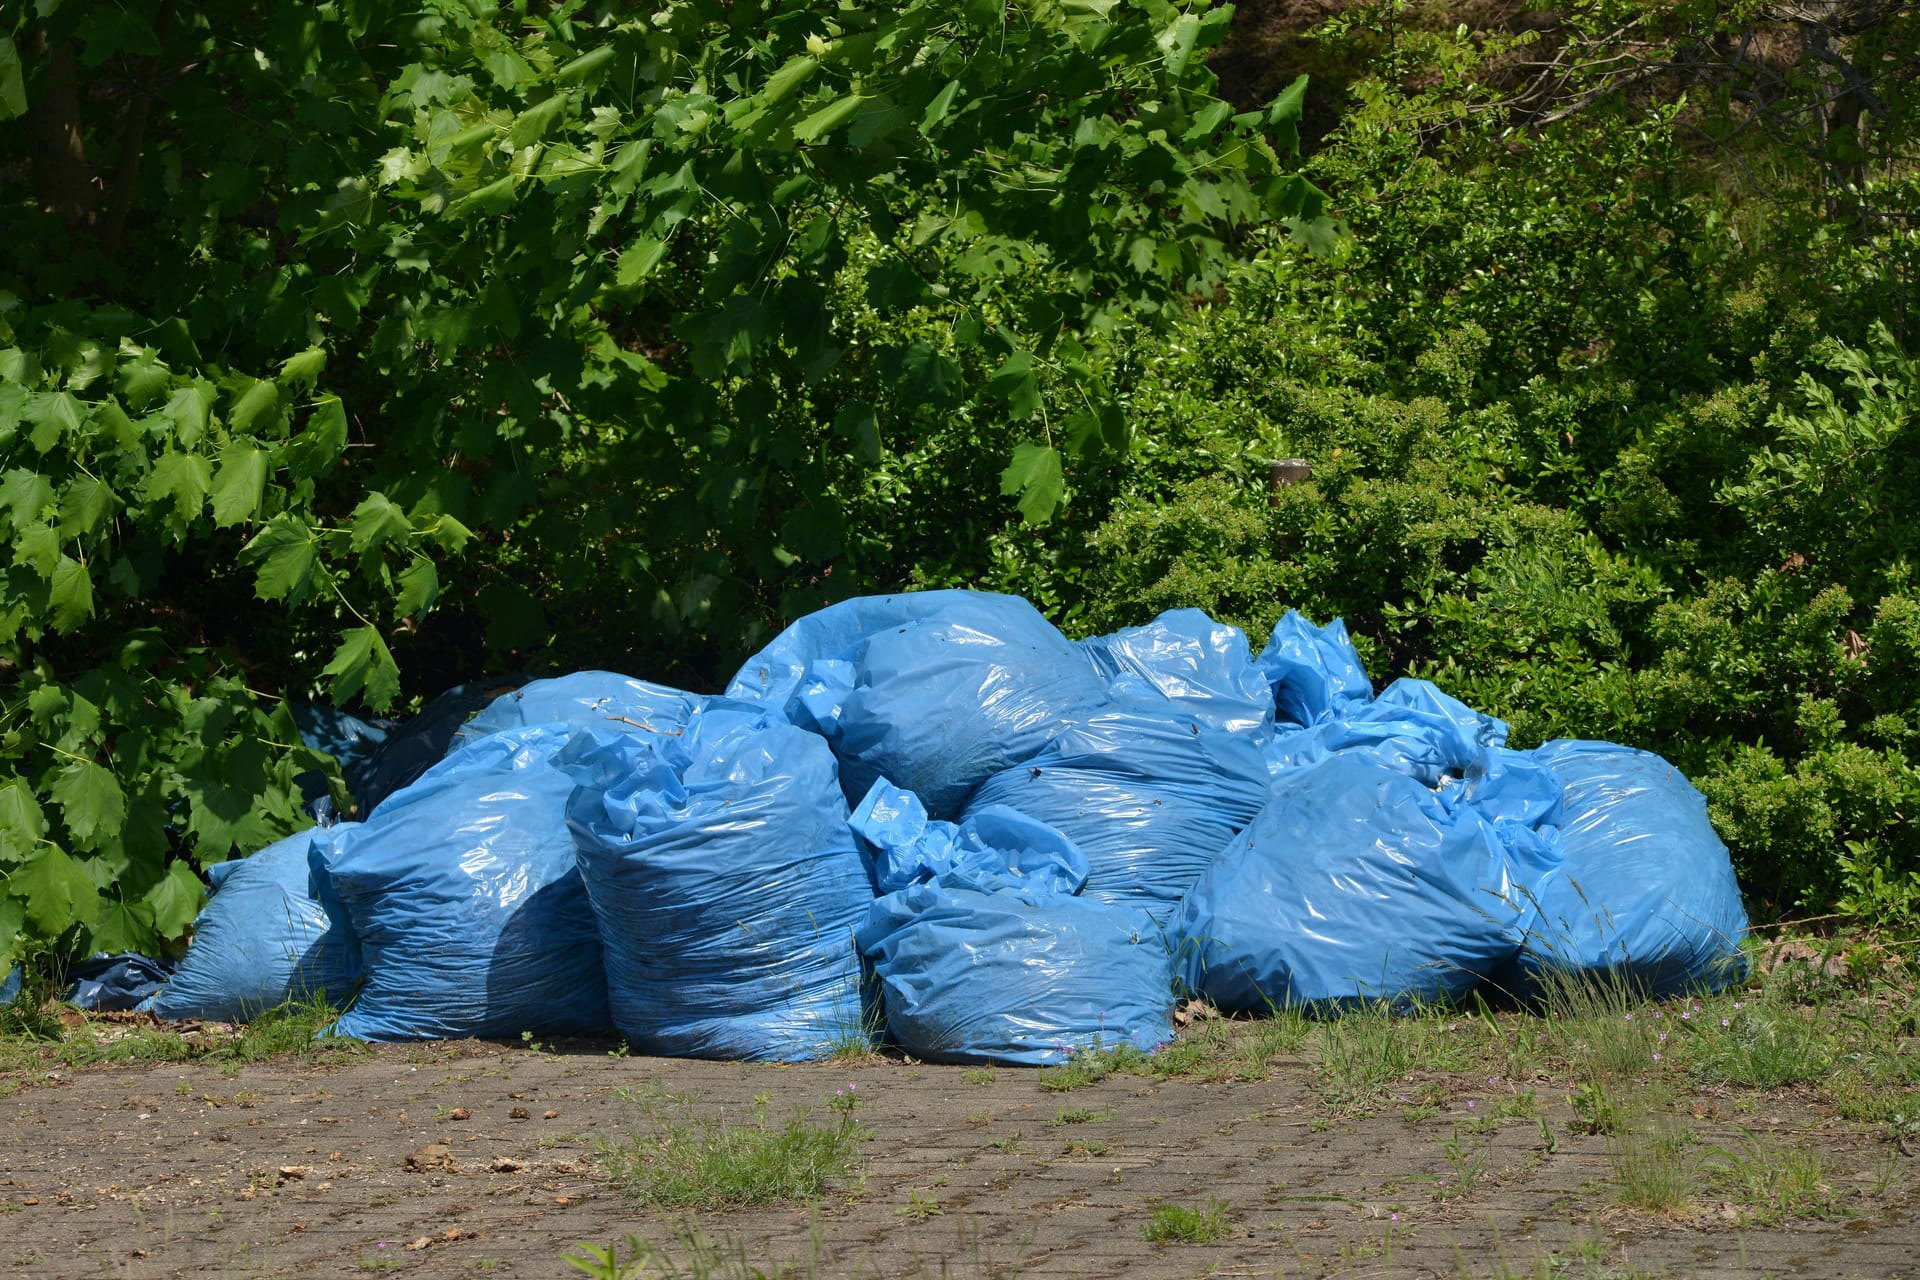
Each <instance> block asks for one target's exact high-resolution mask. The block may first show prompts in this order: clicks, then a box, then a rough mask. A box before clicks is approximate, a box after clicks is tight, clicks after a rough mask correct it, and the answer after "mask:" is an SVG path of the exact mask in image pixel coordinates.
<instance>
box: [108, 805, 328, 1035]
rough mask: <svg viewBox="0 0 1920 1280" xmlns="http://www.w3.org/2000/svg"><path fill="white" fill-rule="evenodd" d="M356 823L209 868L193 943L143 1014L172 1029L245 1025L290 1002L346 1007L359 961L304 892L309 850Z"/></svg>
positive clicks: (315, 831)
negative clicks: (198, 1022) (187, 1022)
mask: <svg viewBox="0 0 1920 1280" xmlns="http://www.w3.org/2000/svg"><path fill="white" fill-rule="evenodd" d="M355 825H356V824H352V823H348V824H343V825H340V826H334V827H329V828H324V829H323V828H313V829H311V830H307V831H302V832H300V833H299V834H298V835H292V836H288V837H287V838H286V839H285V840H282V841H279V842H278V843H276V844H270V845H268V846H267V847H266V848H264V849H262V850H260V852H258V853H256V854H253V855H251V856H250V857H246V858H236V859H233V860H231V861H228V862H221V863H216V864H215V865H214V866H213V867H211V868H209V869H208V871H207V878H208V879H210V880H211V881H212V882H213V894H212V896H211V897H210V898H209V899H208V900H207V905H206V906H205V907H204V908H202V909H201V912H200V915H199V917H198V918H197V919H196V920H194V922H193V945H191V946H190V947H188V948H187V954H186V957H185V958H184V959H183V960H181V962H180V967H179V968H178V969H176V970H175V971H174V973H173V976H172V977H171V978H170V979H168V981H167V985H166V987H165V989H164V990H162V991H161V992H160V993H159V994H158V995H156V996H155V997H154V998H153V999H152V1000H150V1001H148V1002H147V1004H146V1006H145V1007H146V1008H149V1009H151V1010H152V1012H153V1014H154V1016H155V1017H160V1018H166V1019H168V1020H169V1021H179V1020H181V1019H185V1018H201V1019H204V1020H207V1021H211V1022H246V1021H248V1020H249V1019H252V1018H254V1017H257V1016H258V1015H260V1014H261V1013H263V1012H265V1011H266V1010H268V1009H272V1008H274V1007H275V1006H277V1005H282V1004H286V1003H288V1002H289V1001H305V1000H312V999H316V998H318V999H325V1000H328V1001H329V1002H331V1003H333V1004H335V1005H340V1004H344V1003H345V1002H346V999H347V997H348V996H349V995H351V994H352V992H353V986H354V982H355V981H356V980H357V978H358V976H359V971H360V964H359V957H358V956H357V955H356V954H355V952H354V949H353V948H352V946H351V945H350V939H349V937H348V936H347V934H346V933H345V932H344V931H343V930H341V929H338V928H336V927H334V922H333V921H332V920H331V919H330V918H329V917H328V915H327V911H326V908H325V907H323V906H321V905H320V903H319V902H318V901H317V900H316V899H315V898H314V897H313V894H312V892H311V891H310V888H309V878H310V874H311V873H310V868H309V861H308V852H309V850H310V849H311V848H312V846H313V845H314V844H316V843H320V844H331V843H332V842H333V841H334V840H335V839H337V838H338V837H339V836H341V835H344V834H345V833H346V832H348V831H351V830H353V829H354V826H355Z"/></svg>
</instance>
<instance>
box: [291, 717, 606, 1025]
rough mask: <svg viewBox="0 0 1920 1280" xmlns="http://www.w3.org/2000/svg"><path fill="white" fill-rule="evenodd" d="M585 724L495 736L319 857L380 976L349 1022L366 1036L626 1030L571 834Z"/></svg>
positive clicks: (321, 879)
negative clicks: (570, 760)
mask: <svg viewBox="0 0 1920 1280" xmlns="http://www.w3.org/2000/svg"><path fill="white" fill-rule="evenodd" d="M572 735H573V730H572V729H571V728H570V727H569V726H567V725H563V724H553V725H531V726H528V727H526V728H522V729H514V730H509V731H507V732H505V733H499V734H495V735H493V736H491V737H486V738H482V739H480V740H479V741H477V742H474V743H472V744H470V745H468V746H466V747H463V748H461V749H460V750H458V751H456V752H454V753H453V754H452V755H450V756H448V757H447V758H446V759H445V760H442V761H441V762H440V763H439V764H437V765H435V766H434V767H433V768H432V769H430V770H429V771H428V772H427V773H426V774H425V775H424V776H423V777H421V778H420V779H419V780H418V781H416V782H415V783H413V785H411V786H409V787H408V788H406V790H404V791H400V792H397V793H395V794H394V795H393V796H391V797H389V798H388V799H387V800H386V802H385V803H383V804H382V805H380V807H379V808H377V809H375V810H374V812H373V814H372V816H371V817H369V818H368V819H367V821H366V822H364V823H362V824H360V825H359V826H358V827H351V828H339V829H338V830H340V831H341V834H340V835H338V836H337V837H336V838H335V839H334V840H333V841H332V842H331V843H330V844H325V845H322V844H316V845H315V847H314V849H313V852H312V857H311V866H312V870H313V889H314V893H315V896H316V897H318V898H319V899H320V901H321V902H322V903H324V904H325V905H326V906H327V908H328V910H329V912H330V913H332V914H334V915H335V916H336V918H339V919H343V920H344V921H345V922H346V923H347V924H348V926H349V927H350V928H351V930H352V933H353V936H354V939H355V940H356V942H357V944H358V946H359V949H360V959H361V964H362V966H363V970H364V973H365V985H364V986H363V987H362V988H361V991H360V995H359V998H358V999H356V1000H355V1001H354V1004H353V1007H352V1008H350V1009H348V1010H347V1012H346V1013H345V1014H343V1015H342V1016H341V1018H340V1021H339V1023H338V1025H337V1027H336V1030H337V1031H338V1032H339V1033H340V1034H341V1035H349V1036H357V1037H359V1038H361V1039H364V1040H423V1039H436V1038H447V1039H460V1038H464V1037H469V1036H481V1037H484V1036H517V1035H519V1034H520V1033H522V1032H523V1031H531V1032H534V1033H537V1034H549V1033H550V1034H559V1035H567V1034H573V1035H591V1034H596V1033H604V1032H606V1031H608V1030H609V1029H610V1028H611V1023H610V1021H609V1018H608V1015H607V984H606V976H605V974H604V972H603V970H602V967H601V960H600V938H599V935H598V933H597V931H596V930H595V928H594V920H593V912H592V909H591V908H590V907H589V905H588V902H587V894H586V889H585V886H584V885H582V883H581V881H580V873H579V871H578V869H577V868H576V867H575V865H574V851H573V840H572V838H571V837H570V836H569V834H568V832H567V826H566V820H565V814H566V803H567V797H568V795H569V794H571V793H572V791H573V779H571V778H569V777H568V776H567V775H566V774H564V773H562V772H561V771H560V770H559V769H557V768H555V767H554V765H553V763H552V759H551V757H552V756H553V754H554V752H556V751H557V750H559V748H560V747H561V746H563V745H565V743H566V742H567V740H568V739H569V738H570V737H571V736H572Z"/></svg>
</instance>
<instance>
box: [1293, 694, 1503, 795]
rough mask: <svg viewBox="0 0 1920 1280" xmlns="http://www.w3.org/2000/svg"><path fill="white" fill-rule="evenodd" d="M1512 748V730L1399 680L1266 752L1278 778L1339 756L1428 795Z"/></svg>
mask: <svg viewBox="0 0 1920 1280" xmlns="http://www.w3.org/2000/svg"><path fill="white" fill-rule="evenodd" d="M1506 741H1507V725H1506V722H1505V721H1502V720H1498V719H1496V718H1494V717H1493V716H1490V715H1487V714H1485V713H1483V712H1479V711H1475V710H1474V709H1473V708H1471V707H1469V706H1468V705H1467V704H1466V703H1464V702H1462V701H1460V700H1459V699H1458V698H1455V697H1453V696H1452V695H1451V694H1448V693H1446V692H1443V691H1442V690H1441V689H1440V688H1439V687H1437V686H1436V685H1434V684H1433V683H1432V682H1431V681H1428V680H1415V679H1411V678H1403V679H1400V680H1395V681H1394V682H1393V683H1392V684H1390V685H1388V686H1387V687H1386V688H1385V689H1383V690H1381V692H1380V696H1379V697H1377V698H1374V699H1373V700H1372V701H1371V702H1347V703H1344V704H1342V705H1341V707H1340V709H1339V712H1338V714H1337V715H1336V716H1334V717H1333V718H1332V719H1329V720H1322V721H1321V722H1319V723H1318V724H1315V725H1313V726H1311V727H1309V728H1305V729H1297V730H1287V729H1286V728H1284V727H1282V728H1281V729H1280V730H1279V731H1277V732H1276V733H1275V734H1274V736H1273V741H1272V742H1271V743H1269V744H1268V746H1267V749H1266V756H1267V769H1268V772H1269V773H1271V774H1272V775H1273V776H1275V777H1276V778H1277V777H1279V776H1280V775H1281V774H1283V773H1285V772H1286V771H1287V770H1289V769H1298V768H1304V767H1306V766H1308V765H1312V764H1317V763H1319V762H1320V761H1322V760H1325V759H1327V758H1328V757H1329V756H1332V755H1337V754H1340V753H1350V754H1364V755H1366V756H1368V757H1369V758H1371V759H1373V760H1376V761H1378V762H1380V763H1382V764H1390V765H1392V766H1393V767H1394V768H1396V769H1399V770H1400V771H1401V772H1403V773H1405V774H1406V775H1407V776H1409V777H1412V778H1417V779H1419V780H1420V781H1421V782H1423V783H1425V784H1426V785H1427V786H1429V787H1437V786H1439V785H1441V783H1442V782H1443V781H1444V780H1446V779H1448V778H1464V777H1467V776H1469V775H1470V774H1472V773H1474V772H1475V771H1476V770H1482V771H1483V770H1485V768H1486V767H1487V752H1488V751H1489V750H1491V749H1492V748H1495V747H1501V746H1504V745H1505V744H1506Z"/></svg>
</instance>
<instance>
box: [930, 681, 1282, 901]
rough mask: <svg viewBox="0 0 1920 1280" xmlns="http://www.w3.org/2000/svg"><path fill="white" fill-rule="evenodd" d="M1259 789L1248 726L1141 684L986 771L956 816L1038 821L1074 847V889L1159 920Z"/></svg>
mask: <svg viewBox="0 0 1920 1280" xmlns="http://www.w3.org/2000/svg"><path fill="white" fill-rule="evenodd" d="M1121 692H1122V693H1123V694H1126V693H1127V690H1126V689H1125V688H1124V687H1123V688H1122V690H1121ZM1147 699H1152V700H1153V702H1151V703H1150V702H1148V701H1147ZM1156 703H1157V705H1154V704H1156ZM1267 786H1268V779H1267V769H1266V765H1265V763H1264V761H1263V760H1262V759H1261V754H1260V747H1259V745H1258V743H1257V742H1256V741H1255V739H1254V738H1253V737H1252V736H1251V735H1249V734H1235V733H1227V732H1225V731H1223V730H1220V729H1216V728H1211V727H1209V726H1206V725H1203V724H1201V723H1200V722H1198V721H1196V720H1195V719H1193V718H1192V717H1191V716H1188V715H1186V714H1184V713H1183V712H1181V711H1179V710H1176V709H1175V708H1174V707H1173V706H1172V705H1171V704H1169V703H1167V702H1166V701H1165V700H1164V699H1161V698H1160V697H1159V695H1158V694H1157V693H1155V692H1154V691H1153V690H1151V689H1141V690H1137V691H1135V692H1133V693H1132V694H1130V695H1129V696H1128V701H1127V702H1126V704H1125V705H1124V706H1123V707H1121V708H1119V709H1115V710H1111V711H1106V712H1103V713H1101V714H1098V715H1094V716H1089V717H1087V718H1086V719H1084V720H1082V721H1081V722H1080V723H1078V724H1075V725H1073V726H1071V727H1070V728H1068V729H1066V730H1065V731H1064V732H1062V733H1061V734H1060V735H1059V736H1058V737H1056V738H1055V739H1054V740H1053V742H1052V744H1051V745H1050V746H1049V747H1048V748H1047V749H1046V750H1045V751H1043V752H1041V753H1040V754H1039V755H1037V756H1034V757H1032V758H1031V759H1029V760H1027V761H1026V762H1025V763H1023V764H1020V765H1016V766H1015V767H1013V768H1011V769H1006V770H1002V771H1001V772H1000V773H997V774H995V775H994V776H993V777H991V778H989V779H987V781H986V782H984V783H982V784H981V786H980V789H979V790H978V791H976V792H975V793H974V796H973V800H972V801H971V802H970V803H969V805H968V808H967V813H968V814H969V815H971V814H973V813H975V812H976V811H978V810H979V809H980V808H983V807H986V806H996V805H1004V806H1006V807H1007V808H1011V809H1016V810H1018V811H1020V812H1021V813H1024V814H1027V815H1028V816H1030V817H1033V818H1038V819H1039V820H1040V821H1042V822H1044V823H1046V824H1047V825H1048V826H1051V827H1053V828H1055V829H1056V830H1058V831H1060V832H1061V833H1063V834H1064V835H1066V836H1067V837H1068V838H1069V839H1070V840H1072V841H1073V842H1074V843H1075V844H1076V845H1078V846H1079V847H1080V849H1081V850H1082V851H1083V852H1084V853H1085V854H1086V857H1087V867H1088V871H1087V884H1086V888H1085V889H1084V890H1083V891H1082V892H1083V894H1084V896H1086V897H1088V898H1092V899H1094V900H1096V901H1099V902H1105V903H1108V904H1110V905H1113V906H1127V907H1140V908H1142V909H1144V910H1146V911H1147V912H1148V913H1149V914H1150V915H1152V917H1153V918H1154V920H1155V922H1156V923H1159V924H1165V923H1166V920H1167V918H1168V917H1169V916H1170V915H1171V914H1172V913H1173V911H1174V910H1175V909H1176V908H1177V907H1178V906H1179V904H1180V900H1181V898H1183V897H1184V896H1185V895H1186V892H1187V890H1188V889H1189V888H1191V887H1192V885H1193V882H1194V881H1195V880H1196V879H1198V878H1199V876H1200V873H1201V872H1202V871H1205V870H1206V869H1207V867H1208V866H1209V865H1210V864H1211V863H1212V862H1213V860H1214V858H1216V857H1218V856H1219V855H1220V853H1221V852H1222V851H1223V850H1225V849H1226V847H1227V845H1228V844H1229V843H1231V842H1232V840H1233V838H1234V837H1235V836H1236V835H1238V834H1239V833H1240V831H1241V829H1242V828H1243V827H1245V826H1246V825H1247V823H1249V822H1251V821H1252V820H1253V816H1254V814H1256V813H1258V812H1259V811H1260V808H1261V806H1262V805H1263V804H1265V803H1266V799H1267Z"/></svg>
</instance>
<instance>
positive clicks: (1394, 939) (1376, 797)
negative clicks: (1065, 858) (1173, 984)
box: [1171, 754, 1527, 1012]
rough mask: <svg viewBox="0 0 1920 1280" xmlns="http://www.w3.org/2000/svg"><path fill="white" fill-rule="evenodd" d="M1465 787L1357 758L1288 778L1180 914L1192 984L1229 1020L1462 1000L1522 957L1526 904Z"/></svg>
mask: <svg viewBox="0 0 1920 1280" xmlns="http://www.w3.org/2000/svg"><path fill="white" fill-rule="evenodd" d="M1462 792H1463V788H1461V787H1460V786H1458V785H1456V786H1454V787H1452V788H1449V789H1448V791H1446V792H1436V791H1434V790H1431V789H1430V788H1428V787H1426V786H1424V785H1422V784H1421V783H1420V782H1419V781H1418V780H1417V779H1414V778H1411V777H1409V776H1408V775H1407V774H1406V773H1405V772H1403V771H1402V770H1401V769H1399V768H1397V767H1394V766H1393V765H1391V764H1382V763H1380V762H1378V761H1375V760H1371V759H1368V758H1367V757H1366V756H1364V755H1362V754H1345V755H1337V756H1334V757H1333V758H1331V759H1329V760H1326V761H1324V762H1322V763H1321V764H1318V765H1315V766H1313V767H1311V768H1307V769H1302V770H1299V771H1297V772H1294V773H1290V774H1288V775H1286V776H1284V777H1282V778H1280V779H1278V780H1277V781H1276V782H1275V784H1274V787H1273V791H1272V796H1271V799H1270V800H1269V801H1268V803H1267V806H1266V807H1265V808H1264V809H1262V810H1261V811H1260V814H1259V816H1258V817H1256V818H1255V819H1254V821H1253V825H1252V826H1250V827H1248V828H1247V829H1246V831H1244V832H1243V833H1242V834H1241V835H1240V838H1239V839H1238V840H1236V841H1235V842H1234V843H1233V845H1232V846H1231V847H1230V848H1228V850H1227V851H1226V852H1225V853H1224V854H1222V855H1221V857H1220V858H1219V860H1218V861H1216V862H1215V863H1214V864H1213V866H1212V867H1210V868H1209V869H1208V870H1207V871H1206V873H1205V874H1203V875H1202V876H1201V877H1200V879H1199V881H1198V882H1197V883H1196V884H1195V885H1194V886H1193V889H1192V890H1191V892H1189V893H1188V894H1187V898H1186V901H1185V902H1184V903H1183V904H1182V905H1181V908H1180V912H1179V914H1178V915H1177V916H1176V917H1175V920H1176V923H1175V926H1174V928H1173V929H1172V930H1171V933H1172V935H1173V945H1174V951H1175V966H1176V968H1177V970H1178V972H1179V973H1180V976H1181V979H1182V981H1183V982H1184V983H1185V985H1186V987H1187V988H1188V989H1190V990H1192V991H1194V992H1197V993H1199V994H1201V995H1204V996H1205V997H1206V998H1207V999H1208V1000H1211V1001H1212V1002H1213V1003H1214V1004H1216V1005H1218V1006H1219V1007H1220V1008H1222V1009H1227V1010H1231V1011H1234V1012H1261V1011H1265V1010H1268V1009H1270V1008H1284V1007H1290V1006H1322V1005H1325V1006H1338V1005H1343V1004H1351V1003H1364V1002H1370V1001H1374V1000H1381V999H1384V1000H1388V1001H1391V1002H1393V1003H1394V1004H1396V1005H1404V1004H1408V1003H1411V1002H1427V1001H1438V1000H1457V999H1460V998H1462V997H1464V996H1466V995H1467V994H1468V993H1469V992H1471V991H1472V990H1473V988H1474V987H1475V986H1477V985H1478V984H1479V983H1480V982H1481V980H1482V979H1483V978H1484V977H1485V976H1487V975H1489V974H1492V973H1493V972H1494V971H1495V970H1496V969H1498V968H1499V967H1500V966H1501V965H1502V964H1503V963H1505V962H1506V961H1508V960H1510V959H1512V957H1513V956H1514V955H1515V954H1516V952H1517V951H1518V948H1519V939H1520V935H1521V931H1522V929H1523V928H1524V918H1525V916H1526V913H1527V909H1526V904H1525V902H1524V901H1523V900H1522V899H1521V897H1520V895H1519V894H1518V892H1517V890H1516V887H1515V885H1514V883H1513V874H1512V866H1511V858H1510V855H1509V854H1508V852H1507V850H1506V847H1505V845H1504V844H1503V843H1502V842H1501V840H1500V839H1499V838H1498V836H1497V835H1496V834H1495V832H1494V829H1493V826H1492V824H1491V823H1489V822H1488V821H1486V819H1484V818H1482V817H1481V816H1480V815H1478V814H1477V813H1475V812H1474V811H1473V809H1472V808H1471V806H1469V805H1466V804H1464V803H1458V801H1460V800H1462V799H1463V796H1462Z"/></svg>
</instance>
